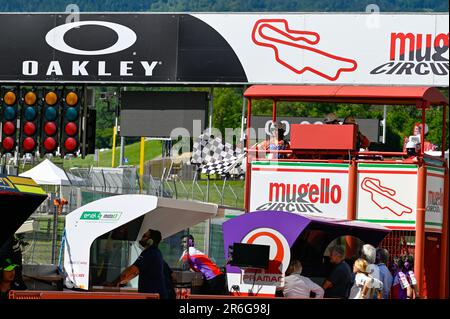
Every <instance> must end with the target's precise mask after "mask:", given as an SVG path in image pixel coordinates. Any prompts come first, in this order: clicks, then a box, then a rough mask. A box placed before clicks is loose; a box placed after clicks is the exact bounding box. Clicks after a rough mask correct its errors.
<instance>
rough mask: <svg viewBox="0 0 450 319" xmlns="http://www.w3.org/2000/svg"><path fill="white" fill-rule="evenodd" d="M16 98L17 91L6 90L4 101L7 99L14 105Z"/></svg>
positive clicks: (6, 101) (7, 101)
mask: <svg viewBox="0 0 450 319" xmlns="http://www.w3.org/2000/svg"><path fill="white" fill-rule="evenodd" d="M16 99H17V98H16V93H14V92H12V91H9V92H6V94H5V95H4V96H3V101H5V103H6V104H7V105H13V104H14V103H16Z"/></svg>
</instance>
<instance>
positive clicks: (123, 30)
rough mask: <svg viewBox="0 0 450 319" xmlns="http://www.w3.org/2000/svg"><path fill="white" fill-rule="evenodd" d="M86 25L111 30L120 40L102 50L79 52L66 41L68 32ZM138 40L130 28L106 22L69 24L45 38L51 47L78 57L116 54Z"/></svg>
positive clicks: (57, 28)
mask: <svg viewBox="0 0 450 319" xmlns="http://www.w3.org/2000/svg"><path fill="white" fill-rule="evenodd" d="M85 25H98V26H102V27H106V28H108V29H111V30H113V31H114V32H115V33H116V34H117V37H118V39H117V41H116V43H114V44H113V45H112V46H110V47H108V48H105V49H101V50H79V49H76V48H73V47H71V46H70V45H68V44H67V43H66V41H65V40H64V36H65V34H66V32H67V31H69V30H72V29H73V28H79V27H81V26H85ZM136 39H137V36H136V33H134V31H133V30H131V29H130V28H127V27H125V26H123V25H120V24H117V23H112V22H105V21H83V22H73V23H67V24H63V25H60V26H58V27H56V28H53V29H52V30H50V31H49V32H48V33H47V35H46V36H45V41H46V42H47V44H48V45H49V46H51V47H53V48H55V49H56V50H59V51H62V52H65V53H70V54H77V55H103V54H111V53H116V52H119V51H123V50H125V49H128V48H129V47H131V46H132V45H133V44H134V43H135V42H136Z"/></svg>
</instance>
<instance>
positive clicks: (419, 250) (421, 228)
mask: <svg viewBox="0 0 450 319" xmlns="http://www.w3.org/2000/svg"><path fill="white" fill-rule="evenodd" d="M426 189H427V168H426V166H425V165H424V163H423V162H422V163H421V164H420V166H419V170H418V174H417V210H416V245H415V250H414V273H415V275H416V278H417V286H418V289H419V294H420V296H421V297H424V296H423V287H424V281H425V278H424V265H425V263H424V260H425V259H424V255H425V211H426V202H425V201H426Z"/></svg>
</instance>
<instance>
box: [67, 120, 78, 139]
mask: <svg viewBox="0 0 450 319" xmlns="http://www.w3.org/2000/svg"><path fill="white" fill-rule="evenodd" d="M64 130H65V131H66V134H67V135H69V136H74V135H75V134H77V131H78V128H77V125H76V124H75V123H74V122H69V123H67V124H66V127H65V128H64Z"/></svg>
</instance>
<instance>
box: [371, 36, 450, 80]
mask: <svg viewBox="0 0 450 319" xmlns="http://www.w3.org/2000/svg"><path fill="white" fill-rule="evenodd" d="M390 40H391V41H390V50H389V62H386V63H383V64H382V65H379V66H377V67H376V68H375V69H373V70H372V71H371V72H370V74H375V75H376V74H389V75H429V74H433V75H438V76H439V75H440V76H448V74H449V55H448V42H449V34H448V33H439V34H437V35H436V36H434V35H433V34H422V33H417V34H414V33H401V32H398V33H395V32H393V33H391V39H390Z"/></svg>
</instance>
